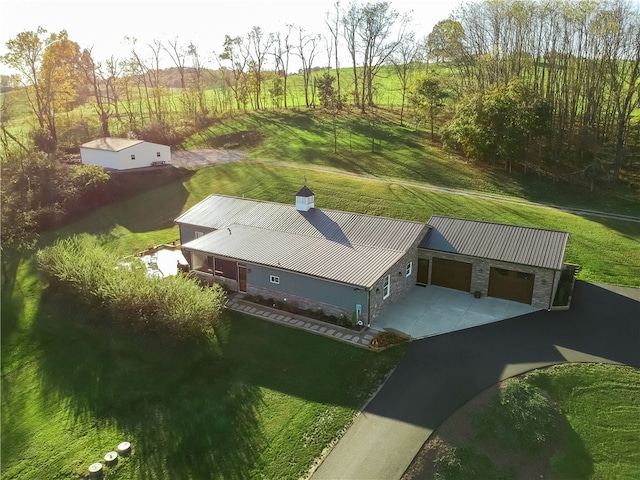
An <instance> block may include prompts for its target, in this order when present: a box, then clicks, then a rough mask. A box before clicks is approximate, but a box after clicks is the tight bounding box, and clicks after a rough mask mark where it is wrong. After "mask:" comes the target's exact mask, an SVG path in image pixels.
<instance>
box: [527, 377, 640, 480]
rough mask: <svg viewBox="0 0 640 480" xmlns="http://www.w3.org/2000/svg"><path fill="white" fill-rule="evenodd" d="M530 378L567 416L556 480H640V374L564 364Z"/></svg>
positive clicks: (553, 463) (557, 456)
mask: <svg viewBox="0 0 640 480" xmlns="http://www.w3.org/2000/svg"><path fill="white" fill-rule="evenodd" d="M526 380H527V381H528V382H530V383H532V384H534V385H537V386H539V387H540V388H542V389H544V390H545V391H546V392H548V393H549V395H550V396H551V398H552V399H553V400H554V401H555V403H556V404H557V406H558V407H559V409H560V412H561V413H562V415H563V416H564V417H565V418H566V424H565V425H564V426H563V427H564V428H562V430H563V438H562V442H561V446H560V448H559V450H558V452H557V453H556V454H555V456H554V457H553V458H552V459H551V466H552V469H553V471H554V478H558V479H567V480H569V479H577V478H591V479H593V480H596V479H602V480H610V479H632V478H640V371H638V370H637V369H633V368H631V367H615V366H607V365H599V364H596V365H560V366H556V367H552V368H550V369H545V370H540V371H536V372H533V373H531V374H529V375H528V376H527V377H526Z"/></svg>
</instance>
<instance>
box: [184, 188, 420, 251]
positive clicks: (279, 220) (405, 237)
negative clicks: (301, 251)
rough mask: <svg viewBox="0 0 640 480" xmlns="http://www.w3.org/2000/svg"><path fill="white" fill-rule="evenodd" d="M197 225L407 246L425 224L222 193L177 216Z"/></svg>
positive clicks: (360, 243) (377, 245) (382, 246)
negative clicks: (300, 208) (300, 207)
mask: <svg viewBox="0 0 640 480" xmlns="http://www.w3.org/2000/svg"><path fill="white" fill-rule="evenodd" d="M176 223H184V224H188V225H195V226H199V227H205V228H211V229H216V230H218V229H221V228H225V227H227V226H229V225H232V224H237V225H247V226H252V227H258V228H264V229H267V230H273V231H280V232H286V233H295V234H298V235H306V236H308V237H320V238H326V239H328V240H331V241H333V242H337V243H342V244H346V245H367V246H371V247H376V248H386V249H391V250H403V251H404V250H406V249H407V248H409V246H411V244H412V243H413V242H414V241H415V240H416V239H417V236H418V234H419V233H420V232H421V231H422V229H423V228H424V226H425V224H424V223H419V222H411V221H407V220H398V219H395V218H386V217H376V216H373V215H363V214H359V213H349V212H341V211H338V210H324V209H319V208H312V209H310V210H309V211H308V212H301V211H298V210H296V207H295V205H287V204H283V203H272V202H261V201H258V200H248V199H244V198H237V197H227V196H223V195H210V196H209V197H207V198H205V199H204V200H203V201H201V202H200V203H198V204H197V205H194V206H193V207H191V208H190V209H189V210H187V211H186V212H185V213H183V214H182V215H180V216H179V217H178V218H177V219H176Z"/></svg>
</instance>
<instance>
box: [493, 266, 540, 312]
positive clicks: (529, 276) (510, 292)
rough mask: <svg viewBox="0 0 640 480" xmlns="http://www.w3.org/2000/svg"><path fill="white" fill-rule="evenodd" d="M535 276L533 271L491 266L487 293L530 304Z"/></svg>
mask: <svg viewBox="0 0 640 480" xmlns="http://www.w3.org/2000/svg"><path fill="white" fill-rule="evenodd" d="M535 277H536V276H535V275H534V274H533V273H526V272H517V271H515V270H507V269H506V268H497V267H491V271H490V273H489V290H488V293H487V295H488V296H490V297H497V298H504V299H505V300H513V301H514V302H520V303H526V304H528V305H531V300H532V298H533V285H534V281H535Z"/></svg>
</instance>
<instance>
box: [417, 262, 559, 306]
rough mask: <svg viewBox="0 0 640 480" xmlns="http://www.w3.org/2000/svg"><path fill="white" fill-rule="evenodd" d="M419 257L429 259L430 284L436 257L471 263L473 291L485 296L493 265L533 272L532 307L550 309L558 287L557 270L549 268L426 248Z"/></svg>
mask: <svg viewBox="0 0 640 480" xmlns="http://www.w3.org/2000/svg"><path fill="white" fill-rule="evenodd" d="M418 257H419V258H426V259H429V284H431V269H432V268H433V258H434V257H438V258H444V259H447V260H456V261H459V262H467V263H471V264H472V270H471V292H476V291H480V292H481V293H482V295H483V296H487V293H488V291H489V274H490V272H491V267H496V268H504V269H506V270H514V271H516V272H523V273H533V274H534V275H535V278H534V281H533V295H532V297H531V306H532V307H538V308H545V309H548V308H549V305H550V304H551V302H553V298H554V296H555V292H556V289H557V287H558V285H557V283H558V281H557V279H558V275H557V271H556V270H552V269H549V268H540V267H532V266H528V265H520V264H517V263H509V262H501V261H498V260H489V259H486V258H477V257H470V256H467V255H459V254H455V253H448V252H438V251H434V250H426V249H419V251H418Z"/></svg>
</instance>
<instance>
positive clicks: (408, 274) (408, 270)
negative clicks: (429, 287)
mask: <svg viewBox="0 0 640 480" xmlns="http://www.w3.org/2000/svg"><path fill="white" fill-rule="evenodd" d="M412 272H413V262H409V263H407V275H406V276H407V277H410V276H411V273H412Z"/></svg>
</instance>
